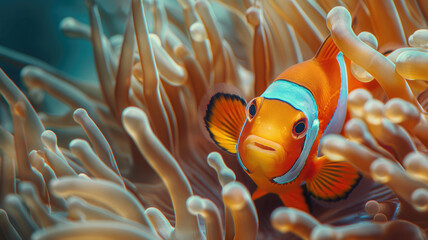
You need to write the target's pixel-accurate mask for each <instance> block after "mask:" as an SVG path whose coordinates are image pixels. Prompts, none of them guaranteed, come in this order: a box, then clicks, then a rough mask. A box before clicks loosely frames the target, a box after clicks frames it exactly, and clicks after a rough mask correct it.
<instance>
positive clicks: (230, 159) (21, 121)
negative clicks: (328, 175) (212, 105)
mask: <svg viewBox="0 0 428 240" xmlns="http://www.w3.org/2000/svg"><path fill="white" fill-rule="evenodd" d="M85 3H86V5H87V9H88V16H89V18H88V19H89V25H88V24H85V23H83V22H80V21H77V20H76V19H74V18H73V17H66V18H64V20H63V21H62V22H61V24H60V29H61V31H62V32H63V33H64V34H65V35H67V36H68V37H71V38H83V39H85V40H87V41H90V43H91V45H92V49H93V57H94V62H95V70H94V71H96V73H97V81H86V82H85V81H81V80H80V81H79V80H76V79H75V77H73V76H71V75H70V74H69V73H65V72H63V71H60V70H58V69H56V68H54V67H52V66H50V65H48V64H46V63H45V62H43V61H41V60H38V59H36V58H34V57H31V56H27V55H24V54H21V53H18V52H15V51H13V50H11V49H7V48H5V47H1V48H0V56H1V59H2V60H4V61H6V62H8V63H13V64H17V65H18V66H20V67H23V68H22V70H21V79H22V82H23V84H24V85H25V87H26V88H25V89H24V90H23V89H19V88H18V87H17V85H15V84H14V82H13V81H12V80H11V79H10V78H9V77H8V76H7V75H6V74H5V72H4V71H3V70H0V93H1V94H2V96H3V97H4V99H5V102H6V103H7V105H8V107H7V105H6V104H3V103H2V105H1V108H0V111H1V118H0V121H1V123H2V125H1V126H0V171H1V174H0V186H1V188H0V208H1V210H0V213H1V214H0V219H1V223H2V224H1V228H2V231H1V237H2V238H3V239H44V240H45V239H55V240H57V239H120V238H122V239H205V238H206V239H256V238H257V239H276V238H285V237H300V238H303V239H402V238H404V237H405V238H408V239H424V238H426V229H427V227H428V221H427V211H428V185H427V184H428V150H427V147H428V120H427V115H426V111H427V109H428V88H427V85H426V83H425V81H428V71H427V70H426V66H427V65H428V53H427V48H428V30H423V28H427V23H428V22H427V20H426V19H427V18H428V4H427V3H426V1H423V0H413V1H411V0H408V1H398V0H396V1H393V0H385V1H374V0H367V1H362V0H347V1H341V0H337V1H327V0H317V1H309V0H308V1H307V0H304V1H293V0H285V1H283V0H263V1H251V0H241V1H222V0H218V1H205V0H198V1H192V0H179V1H162V0H155V1H144V2H143V1H142V0H132V1H120V3H116V4H115V3H106V2H104V1H94V0H86V1H85ZM100 10H101V11H100ZM100 12H101V14H100ZM327 13H328V14H327ZM351 13H352V14H351ZM419 29H421V30H419ZM356 33H357V34H358V36H357V35H356ZM329 34H331V36H332V38H333V40H334V42H335V43H336V45H337V46H338V48H339V49H340V50H341V51H342V52H343V54H344V55H345V56H346V57H347V58H349V59H350V60H351V61H352V67H351V68H352V72H353V74H354V76H355V77H356V78H357V79H359V80H360V81H364V82H368V81H377V82H378V83H379V84H380V85H381V86H382V89H383V91H380V92H368V91H367V90H364V89H358V90H355V91H354V92H352V93H350V95H349V99H348V106H349V107H348V108H349V109H348V110H349V114H350V117H351V118H350V120H349V121H348V122H347V123H346V125H345V128H344V131H343V135H330V136H326V137H325V138H324V139H323V142H322V148H321V150H322V152H323V154H325V155H326V156H327V157H328V158H329V159H331V160H340V161H342V160H345V161H348V162H350V163H351V164H352V165H353V166H354V167H356V168H357V169H358V170H359V171H360V172H361V174H362V175H363V176H364V179H363V180H361V182H360V183H359V186H361V187H360V189H358V188H357V189H355V192H354V193H351V194H350V195H349V196H348V199H347V200H344V201H338V202H335V203H323V202H320V201H317V200H316V199H313V206H314V207H315V208H314V211H313V212H312V214H308V213H304V212H301V211H299V210H296V209H292V208H285V207H283V206H281V205H282V204H281V203H280V201H279V200H278V199H277V198H276V197H275V196H267V197H265V198H263V199H259V200H256V201H255V202H254V201H253V200H252V199H251V195H250V192H252V191H253V190H254V189H255V185H254V184H253V183H252V182H251V180H250V179H249V178H248V177H247V176H246V174H245V173H244V172H243V170H242V169H241V168H240V166H239V164H238V162H237V161H236V159H235V157H234V156H231V155H228V154H227V153H224V152H222V151H221V150H220V149H218V148H217V147H216V146H215V145H214V144H213V143H212V142H210V141H209V140H208V138H207V137H206V136H205V135H206V134H205V133H204V130H203V128H201V126H200V125H201V122H202V121H201V116H200V115H201V109H203V108H204V106H203V103H204V101H206V99H207V97H208V96H209V94H210V93H212V92H213V91H215V90H216V89H218V88H219V87H218V86H222V87H224V86H225V85H224V84H228V85H231V86H233V87H234V88H236V89H238V90H240V91H241V92H242V93H243V94H244V95H245V96H246V97H247V98H248V99H251V98H252V97H254V96H255V95H259V94H260V93H262V92H263V91H264V90H265V88H266V87H267V86H268V85H269V84H270V82H271V81H272V80H273V79H274V78H275V77H276V75H278V74H279V73H280V72H282V71H283V70H284V69H286V68H287V67H289V66H291V65H293V64H296V63H298V62H301V61H304V60H307V59H309V58H311V57H313V56H314V54H315V53H316V51H317V49H318V48H319V46H320V45H321V44H322V42H323V40H324V39H325V38H326V37H327V36H328V35H329ZM407 39H408V41H407ZM409 46H410V47H409ZM222 84H223V85H222ZM24 92H28V95H29V96H31V97H27V96H26V95H25V94H24ZM45 93H47V94H49V95H51V96H53V97H54V98H56V99H58V100H59V101H61V102H62V103H63V105H61V106H63V107H61V109H56V108H55V107H52V106H50V107H46V104H47V103H46V101H45V102H43V101H42V98H41V97H40V96H43V95H44V94H45ZM29 99H30V100H29ZM64 109H65V110H64ZM47 129H49V130H47ZM290 232H291V233H290Z"/></svg>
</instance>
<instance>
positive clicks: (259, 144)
mask: <svg viewBox="0 0 428 240" xmlns="http://www.w3.org/2000/svg"><path fill="white" fill-rule="evenodd" d="M254 145H256V146H257V147H259V148H261V149H263V150H267V151H276V150H275V149H274V148H272V147H269V146H266V145H263V144H261V143H259V142H254Z"/></svg>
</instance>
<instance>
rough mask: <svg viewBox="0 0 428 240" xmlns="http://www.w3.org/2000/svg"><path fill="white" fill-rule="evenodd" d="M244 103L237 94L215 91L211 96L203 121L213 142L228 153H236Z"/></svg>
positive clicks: (243, 113)
mask: <svg viewBox="0 0 428 240" xmlns="http://www.w3.org/2000/svg"><path fill="white" fill-rule="evenodd" d="M245 108H246V103H245V100H244V99H242V98H241V97H239V96H238V95H234V94H229V93H217V94H215V95H214V96H212V97H211V100H210V102H209V104H208V105H207V110H206V113H205V117H204V121H205V127H206V129H207V130H208V132H209V134H210V136H211V138H212V139H213V140H214V142H215V143H216V144H217V145H218V146H219V147H220V148H222V149H223V150H225V151H227V152H229V153H236V143H237V142H238V139H239V134H240V133H241V129H242V126H243V125H244V123H245V119H246V115H245Z"/></svg>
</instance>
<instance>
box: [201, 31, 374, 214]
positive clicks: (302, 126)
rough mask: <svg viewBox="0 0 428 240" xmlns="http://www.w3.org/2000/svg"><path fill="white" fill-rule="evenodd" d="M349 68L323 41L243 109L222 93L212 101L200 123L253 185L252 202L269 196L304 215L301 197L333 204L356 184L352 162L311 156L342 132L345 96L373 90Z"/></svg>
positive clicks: (329, 40) (332, 46) (240, 103)
mask: <svg viewBox="0 0 428 240" xmlns="http://www.w3.org/2000/svg"><path fill="white" fill-rule="evenodd" d="M349 65H350V62H349V60H347V59H346V58H344V56H343V54H342V53H341V52H340V51H339V50H338V48H337V47H336V45H335V44H334V42H333V40H332V38H330V37H329V38H327V40H326V41H325V42H324V44H323V45H322V46H321V48H320V50H319V51H318V53H317V54H316V56H315V57H314V58H313V59H311V60H308V61H305V62H302V63H299V64H296V65H294V66H292V67H290V68H288V69H287V70H285V71H284V72H283V73H281V74H280V75H279V76H278V77H277V78H276V79H275V80H274V81H273V82H272V83H271V84H270V85H269V86H268V88H267V89H266V90H265V92H264V93H263V94H262V95H261V96H259V97H256V98H254V99H252V100H251V101H250V102H249V103H248V104H246V102H245V100H243V99H242V98H240V97H239V96H237V95H233V94H228V93H217V94H216V95H214V96H213V97H212V98H211V101H210V103H209V104H208V105H207V110H206V114H205V117H204V121H205V126H206V128H207V130H208V132H209V134H210V136H211V138H212V139H213V140H214V142H215V143H216V144H217V145H218V146H219V147H221V148H222V149H224V150H226V151H227V152H229V153H233V154H237V158H238V161H239V163H240V165H241V166H242V168H243V169H244V170H245V172H246V173H247V174H248V175H249V176H250V177H251V179H252V180H253V181H254V182H255V183H256V185H257V186H258V188H257V190H256V191H255V192H254V193H253V199H257V198H259V197H261V196H263V195H265V194H267V193H275V194H277V195H278V196H279V197H280V199H281V200H282V202H283V203H284V205H286V206H288V207H295V208H298V209H301V210H304V211H307V212H308V211H309V207H308V204H307V201H306V200H307V198H306V196H305V194H304V193H305V192H308V193H309V194H311V195H313V196H315V197H316V198H318V199H322V200H327V201H328V200H338V199H342V198H346V196H347V195H348V193H349V192H350V191H351V190H352V189H353V187H354V186H355V185H356V184H357V183H358V181H359V179H360V174H359V173H358V172H357V170H355V169H354V168H353V167H352V166H351V165H349V164H348V163H346V162H337V161H330V160H328V159H327V158H326V157H324V156H321V157H319V156H318V147H319V143H320V139H321V137H322V136H323V135H325V134H328V133H340V132H341V130H342V127H343V124H344V122H345V119H346V117H347V96H348V92H350V91H352V90H353V89H355V88H358V87H366V88H370V87H373V86H367V84H363V83H361V82H359V81H357V80H356V79H355V78H354V77H353V76H352V74H351V72H350V69H349ZM369 85H373V83H372V84H369ZM303 183H305V185H303Z"/></svg>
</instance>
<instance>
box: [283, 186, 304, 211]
mask: <svg viewBox="0 0 428 240" xmlns="http://www.w3.org/2000/svg"><path fill="white" fill-rule="evenodd" d="M278 196H279V198H280V199H281V201H282V203H284V205H285V206H286V207H293V208H297V209H299V210H302V211H305V212H309V205H308V201H307V200H308V199H307V196H306V194H305V191H304V188H303V187H296V188H294V189H291V190H288V191H286V192H285V193H283V194H278Z"/></svg>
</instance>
